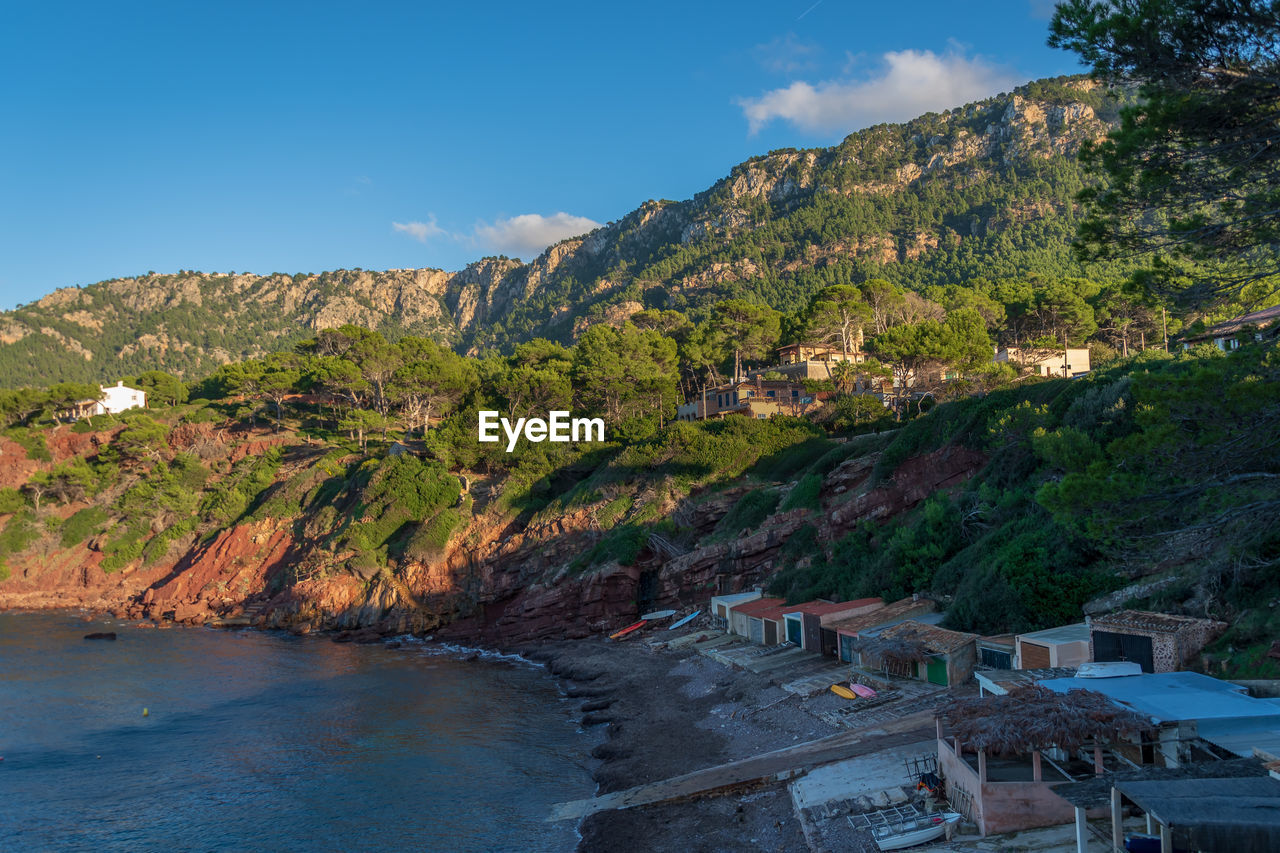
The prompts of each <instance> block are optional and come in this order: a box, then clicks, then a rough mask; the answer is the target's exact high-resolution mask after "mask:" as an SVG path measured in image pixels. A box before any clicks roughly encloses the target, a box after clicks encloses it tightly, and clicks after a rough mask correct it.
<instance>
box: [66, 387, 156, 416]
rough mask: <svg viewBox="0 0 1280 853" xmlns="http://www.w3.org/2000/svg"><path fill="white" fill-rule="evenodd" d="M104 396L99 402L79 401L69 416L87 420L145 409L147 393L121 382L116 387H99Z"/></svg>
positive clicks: (69, 410)
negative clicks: (88, 418) (94, 416)
mask: <svg viewBox="0 0 1280 853" xmlns="http://www.w3.org/2000/svg"><path fill="white" fill-rule="evenodd" d="M99 387H100V388H102V396H101V397H99V398H98V399H97V400H78V401H76V402H75V404H73V405H72V406H71V407H70V408H69V409H67V412H66V414H67V416H68V417H71V418H87V417H92V416H93V415H118V414H120V413H121V412H123V411H126V410H128V409H145V408H146V407H147V392H146V391H141V390H139V389H137V388H130V387H129V386H128V385H125V384H124V380H123V379H122V380H119V381H117V382H116V384H115V385H111V386H105V385H103V386H99Z"/></svg>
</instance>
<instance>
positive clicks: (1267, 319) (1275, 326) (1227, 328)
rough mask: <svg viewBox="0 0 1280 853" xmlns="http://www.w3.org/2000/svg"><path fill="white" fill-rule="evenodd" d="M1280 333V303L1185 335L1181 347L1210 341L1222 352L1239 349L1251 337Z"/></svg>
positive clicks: (1190, 346)
mask: <svg viewBox="0 0 1280 853" xmlns="http://www.w3.org/2000/svg"><path fill="white" fill-rule="evenodd" d="M1276 334H1280V305H1272V306H1271V307H1270V308H1263V309H1262V310H1261V311H1251V312H1250V313H1248V314H1241V315H1240V316H1239V317H1237V318H1235V319H1234V320H1227V321H1226V322H1225V323H1218V324H1216V325H1213V326H1210V327H1209V328H1207V329H1205V330H1204V331H1203V332H1200V333H1199V334H1195V335H1187V336H1186V337H1184V338H1183V339H1182V348H1183V349H1184V350H1189V349H1191V348H1192V347H1193V346H1195V345H1196V344H1207V343H1212V344H1213V345H1214V346H1216V347H1217V348H1218V349H1220V350H1222V351H1223V352H1230V351H1231V350H1233V349H1239V347H1240V344H1241V342H1242V341H1247V340H1248V338H1249V337H1251V338H1252V339H1253V340H1254V341H1261V340H1262V339H1263V338H1265V337H1268V336H1275V335H1276Z"/></svg>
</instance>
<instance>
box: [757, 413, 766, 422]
mask: <svg viewBox="0 0 1280 853" xmlns="http://www.w3.org/2000/svg"><path fill="white" fill-rule="evenodd" d="M756 418H757V419H758V420H764V418H765V416H764V414H763V413H762V414H759V415H756Z"/></svg>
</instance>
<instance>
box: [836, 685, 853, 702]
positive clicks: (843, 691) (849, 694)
mask: <svg viewBox="0 0 1280 853" xmlns="http://www.w3.org/2000/svg"><path fill="white" fill-rule="evenodd" d="M831 692H832V693H834V694H836V695H837V696H843V697H844V698H845V699H857V698H858V694H856V693H854V692H853V691H852V690H850V689H849V688H848V687H845V686H844V685H843V684H833V685H831Z"/></svg>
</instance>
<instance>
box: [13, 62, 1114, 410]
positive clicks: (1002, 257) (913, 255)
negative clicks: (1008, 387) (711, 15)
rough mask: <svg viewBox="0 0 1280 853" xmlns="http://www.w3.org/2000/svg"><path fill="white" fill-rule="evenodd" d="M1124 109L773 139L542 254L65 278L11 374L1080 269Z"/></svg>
mask: <svg viewBox="0 0 1280 853" xmlns="http://www.w3.org/2000/svg"><path fill="white" fill-rule="evenodd" d="M1118 103H1119V102H1118V101H1116V100H1115V98H1114V97H1113V96H1112V95H1111V94H1108V93H1104V92H1103V91H1102V90H1100V89H1099V88H1098V87H1097V86H1096V85H1095V84H1093V83H1092V82H1091V81H1088V80H1085V79H1082V78H1058V79H1055V80H1047V81H1035V82H1033V83H1030V84H1028V85H1027V86H1023V87H1019V88H1018V89H1016V90H1015V91H1014V92H1013V93H1009V94H1004V95H998V96H995V97H993V98H989V99H986V100H984V101H980V102H977V103H973V104H968V105H965V106H962V107H958V108H956V109H954V110H949V111H946V112H944V113H931V114H926V115H925V116H921V117H920V118H917V119H914V120H912V121H910V122H905V123H903V124H882V125H876V126H874V127H871V128H867V129H865V130H861V131H857V132H855V133H853V134H850V135H849V136H848V137H846V138H845V139H844V140H843V141H842V142H841V143H840V144H838V145H835V146H832V147H829V148H815V149H804V150H798V149H780V150H777V151H772V152H769V153H767V154H764V155H760V156H758V157H753V158H751V159H749V160H747V161H745V162H743V163H740V164H738V165H736V166H734V167H733V168H732V169H731V170H730V171H729V173H728V175H726V176H725V177H724V178H722V179H721V180H719V181H717V182H716V183H715V184H713V185H712V186H711V187H709V188H708V189H706V190H704V191H703V192H701V193H698V194H696V195H695V196H694V197H693V198H691V199H687V200H684V201H667V200H660V201H655V200H650V201H646V202H645V203H643V204H641V205H640V206H639V207H637V208H636V209H635V210H633V211H631V212H630V213H628V214H626V215H625V216H623V217H622V218H621V219H619V220H617V221H616V222H610V223H608V224H606V225H604V226H601V227H600V228H598V229H596V230H594V231H592V232H590V233H588V234H586V235H582V236H580V237H575V238H571V239H568V240H563V241H560V242H559V243H556V244H555V245H552V246H550V247H548V248H547V249H546V250H545V251H544V252H543V253H542V254H540V255H539V256H538V257H537V258H535V259H534V260H532V261H530V262H529V263H522V262H520V261H518V260H513V259H509V258H505V257H488V258H482V259H480V260H478V261H475V262H473V263H471V264H468V265H467V266H466V267H464V268H463V269H462V270H458V271H456V272H448V271H444V270H439V269H433V268H420V269H392V270H385V271H368V270H362V269H358V268H357V269H351V270H334V271H328V272H322V273H319V274H313V273H307V274H302V273H298V274H293V275H289V274H285V273H271V274H269V275H262V276H255V275H251V274H247V273H240V274H235V273H227V274H216V273H197V272H191V271H180V272H179V273H177V274H168V275H156V274H154V273H148V274H147V275H144V276H137V277H126V278H117V279H111V280H107V281H103V282H99V283H97V284H92V285H88V286H86V287H83V288H81V287H68V288H60V289H58V290H55V291H54V292H53V293H51V294H49V295H47V296H45V297H43V298H42V299H40V300H37V301H36V302H34V303H31V304H30V305H26V306H20V307H19V308H17V309H14V310H13V311H8V312H4V313H3V314H0V386H14V385H18V384H29V383H30V382H31V381H32V380H36V381H38V382H42V383H49V382H55V381H98V380H102V381H105V380H107V379H109V378H110V377H112V376H118V375H129V374H132V373H137V372H141V371H144V370H149V369H161V370H167V371H169V372H172V373H175V374H178V375H180V376H182V377H184V378H187V379H193V378H197V377H198V376H200V375H202V374H205V373H208V372H209V371H211V370H212V369H214V368H215V367H217V366H218V365H219V364H222V363H226V362H227V361H230V360H233V359H237V358H246V357H256V356H260V355H263V354H265V353H266V352H269V351H272V350H277V349H283V348H287V347H288V346H290V345H291V344H293V343H295V342H297V341H299V340H302V339H303V338H306V337H308V336H310V335H312V334H314V332H316V331H319V330H320V329H322V328H326V327H336V326H340V325H343V324H344V323H353V324H358V325H363V326H366V327H369V328H373V329H378V330H381V331H383V332H385V333H387V334H388V335H389V336H396V335H398V334H420V335H425V336H428V337H432V338H433V339H435V340H437V341H438V342H440V343H445V344H448V345H451V346H454V347H456V348H458V349H459V350H460V351H464V352H468V353H473V354H474V353H476V352H479V351H481V350H483V349H486V348H493V347H496V348H502V347H505V346H509V345H511V344H512V343H516V342H519V341H522V340H528V339H530V338H533V337H549V338H552V339H558V340H562V341H569V340H571V339H573V338H574V337H576V335H577V334H579V333H580V332H581V331H582V329H583V328H585V326H587V325H590V324H591V323H595V322H612V323H615V324H616V323H618V322H620V321H621V320H622V319H625V318H626V317H627V316H629V315H630V313H634V311H636V310H640V309H641V308H674V309H676V310H682V311H686V312H689V313H693V314H696V313H697V312H698V311H701V310H705V308H706V307H707V306H708V305H709V304H711V303H713V302H714V301H716V300H718V299H722V298H728V297H741V298H748V299H751V300H752V301H757V302H764V303H767V304H770V305H772V306H773V307H776V308H780V309H783V310H788V309H793V308H795V307H797V306H798V304H799V303H800V302H801V301H802V300H803V297H804V296H806V295H807V294H809V293H812V292H813V291H815V290H816V289H818V288H819V287H820V286H822V284H824V283H831V282H830V281H829V280H830V279H836V278H841V279H849V278H854V277H859V276H861V277H863V278H865V277H867V276H869V275H872V274H875V275H883V276H884V277H887V278H891V279H893V278H897V279H901V280H902V283H904V284H907V285H908V286H912V287H914V288H919V287H922V286H925V285H928V284H937V283H944V282H952V283H958V282H959V281H962V280H964V278H965V277H966V276H969V277H971V276H972V274H973V271H974V270H975V269H978V270H982V271H985V270H986V269H988V268H990V269H991V270H992V273H993V274H997V275H998V274H1020V273H1025V272H1026V271H1027V267H1028V264H1041V265H1043V266H1047V267H1049V268H1054V269H1067V268H1069V267H1070V266H1071V265H1072V264H1073V263H1074V262H1073V261H1071V260H1070V258H1069V252H1068V243H1069V239H1070V234H1071V233H1073V230H1074V225H1073V223H1074V210H1073V203H1072V198H1073V197H1074V193H1075V191H1076V190H1077V189H1078V188H1079V186H1080V185H1081V183H1082V181H1083V180H1084V178H1083V176H1082V174H1081V172H1080V168H1079V166H1078V164H1076V163H1075V159H1074V155H1075V153H1076V152H1077V151H1078V149H1079V147H1080V145H1081V144H1082V143H1083V142H1084V141H1086V140H1089V139H1096V138H1098V137H1100V136H1102V135H1103V134H1105V132H1106V131H1107V130H1108V129H1109V128H1110V127H1111V126H1112V124H1113V122H1114V120H1115V116H1116V112H1117V109H1118ZM1028 242H1030V243H1035V244H1037V245H1042V247H1043V249H1044V251H1042V252H1040V253H1038V255H1037V259H1034V260H1031V261H1028V260H1026V259H1024V258H1021V257H1020V253H1022V252H1023V249H1025V248H1026V245H1025V244H1027V243H1028ZM1039 255H1043V256H1044V257H1039ZM944 265H949V267H948V268H947V269H941V271H940V268H941V267H942V266H944ZM952 267H954V269H951V268H952ZM36 364H39V365H40V366H41V367H40V369H39V370H38V371H36V372H35V373H33V372H32V366H33V365H36Z"/></svg>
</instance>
